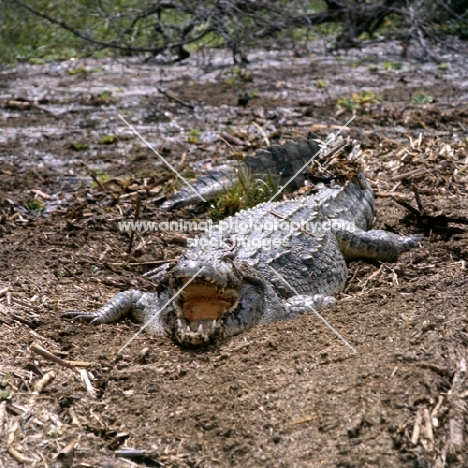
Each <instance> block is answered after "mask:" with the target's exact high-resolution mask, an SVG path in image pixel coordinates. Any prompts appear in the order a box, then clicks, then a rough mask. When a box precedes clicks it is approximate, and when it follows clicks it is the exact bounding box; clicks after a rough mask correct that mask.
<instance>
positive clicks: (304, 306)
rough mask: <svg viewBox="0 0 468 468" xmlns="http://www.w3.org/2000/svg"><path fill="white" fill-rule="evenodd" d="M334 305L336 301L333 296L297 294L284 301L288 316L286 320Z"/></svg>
mask: <svg viewBox="0 0 468 468" xmlns="http://www.w3.org/2000/svg"><path fill="white" fill-rule="evenodd" d="M335 303H336V299H335V298H334V297H333V296H327V295H325V294H314V295H313V296H308V295H306V294H298V295H296V296H292V297H290V298H289V299H286V300H285V301H284V304H285V307H286V310H287V314H288V316H287V318H294V317H297V316H299V315H303V314H305V313H306V312H312V311H314V310H316V309H321V308H322V307H327V306H329V305H332V304H335Z"/></svg>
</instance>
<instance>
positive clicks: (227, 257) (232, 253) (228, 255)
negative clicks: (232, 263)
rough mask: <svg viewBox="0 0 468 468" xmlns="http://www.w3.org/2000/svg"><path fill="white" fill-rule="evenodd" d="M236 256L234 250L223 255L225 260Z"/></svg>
mask: <svg viewBox="0 0 468 468" xmlns="http://www.w3.org/2000/svg"><path fill="white" fill-rule="evenodd" d="M234 258H235V255H234V252H229V253H227V254H226V255H223V260H224V261H229V260H234Z"/></svg>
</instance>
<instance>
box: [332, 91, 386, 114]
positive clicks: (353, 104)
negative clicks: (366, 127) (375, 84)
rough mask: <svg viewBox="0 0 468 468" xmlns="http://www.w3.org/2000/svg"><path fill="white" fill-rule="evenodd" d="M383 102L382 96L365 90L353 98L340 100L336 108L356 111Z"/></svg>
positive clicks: (344, 97)
mask: <svg viewBox="0 0 468 468" xmlns="http://www.w3.org/2000/svg"><path fill="white" fill-rule="evenodd" d="M381 100H382V98H381V97H380V96H376V95H375V93H374V92H373V91H366V90H365V89H363V90H362V91H360V92H359V93H353V95H352V96H351V97H350V96H342V97H340V98H338V100H337V101H336V108H337V109H343V108H344V109H347V110H355V109H360V108H361V107H362V106H363V105H364V104H375V103H377V102H380V101H381Z"/></svg>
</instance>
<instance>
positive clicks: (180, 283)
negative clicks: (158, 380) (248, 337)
mask: <svg viewBox="0 0 468 468" xmlns="http://www.w3.org/2000/svg"><path fill="white" fill-rule="evenodd" d="M262 281H263V280H261V279H260V277H259V276H258V274H256V273H255V270H254V269H253V268H252V267H250V266H249V265H246V264H244V263H242V264H236V263H235V262H234V261H231V260H224V259H218V258H216V257H215V258H211V259H210V262H209V263H208V262H207V261H206V260H205V259H203V258H192V259H182V260H181V261H179V263H178V264H177V265H176V266H175V267H174V268H173V269H172V270H171V272H170V273H169V284H170V287H171V289H172V292H173V294H174V296H176V298H175V300H174V310H175V315H174V314H172V316H171V317H168V318H167V321H168V323H166V329H168V332H169V334H170V335H171V336H172V337H173V339H174V340H175V341H176V342H177V343H179V344H181V345H183V346H188V347H200V346H205V345H207V344H210V343H213V342H214V341H216V340H217V339H218V338H220V337H221V336H226V335H235V334H237V333H239V332H240V331H242V330H244V329H246V328H250V327H251V326H253V325H254V324H255V323H257V322H258V321H259V319H260V317H261V315H262V312H263V304H264V287H263V284H262Z"/></svg>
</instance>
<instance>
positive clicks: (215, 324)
mask: <svg viewBox="0 0 468 468" xmlns="http://www.w3.org/2000/svg"><path fill="white" fill-rule="evenodd" d="M217 326H218V324H217V323H216V320H213V323H212V324H211V329H212V330H216V327H217Z"/></svg>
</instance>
